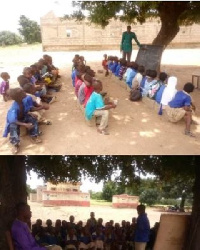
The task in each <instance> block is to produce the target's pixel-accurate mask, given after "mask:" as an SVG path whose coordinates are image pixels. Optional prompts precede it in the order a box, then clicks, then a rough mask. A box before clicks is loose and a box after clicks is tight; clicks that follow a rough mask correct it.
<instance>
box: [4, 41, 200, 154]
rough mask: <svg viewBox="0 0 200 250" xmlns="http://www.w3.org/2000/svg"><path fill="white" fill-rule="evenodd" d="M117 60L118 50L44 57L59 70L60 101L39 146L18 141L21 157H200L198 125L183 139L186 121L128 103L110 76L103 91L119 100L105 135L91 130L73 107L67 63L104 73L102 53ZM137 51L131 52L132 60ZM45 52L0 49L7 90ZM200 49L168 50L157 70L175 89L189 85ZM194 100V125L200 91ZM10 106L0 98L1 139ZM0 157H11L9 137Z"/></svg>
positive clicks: (199, 112)
mask: <svg viewBox="0 0 200 250" xmlns="http://www.w3.org/2000/svg"><path fill="white" fill-rule="evenodd" d="M105 52H106V53H107V54H109V55H117V56H120V53H119V52H118V51H79V52H48V54H50V55H51V56H52V57H53V60H54V64H55V65H56V66H57V67H59V68H60V74H61V75H62V78H61V80H62V83H63V88H62V90H61V91H60V92H58V93H56V96H57V98H58V101H57V102H55V103H53V104H52V105H51V108H50V110H49V111H47V112H46V114H45V116H46V117H47V118H48V119H51V120H52V122H53V125H51V126H44V125H43V126H41V130H42V131H43V132H44V135H43V136H42V139H43V142H42V144H40V145H33V144H31V142H30V140H29V138H28V136H23V137H22V138H21V151H20V154H23V155H24V154H29V155H35V154H47V155H50V154H57V155H60V154H70V155H77V154H78V155H85V154H92V155H96V154H121V155H125V154H128V155H130V154H134V155H139V154H145V155H150V154H158V155H162V154H166V155H172V154H173V155H174V154H176V155H185V154H190V155H197V154H199V152H200V126H199V125H194V124H193V125H192V127H191V129H192V132H194V133H195V134H196V138H190V137H187V136H185V135H184V134H183V132H184V122H179V123H177V124H172V123H170V122H168V121H167V120H166V119H164V118H162V117H160V116H159V115H157V112H156V111H155V110H153V109H150V108H148V106H147V105H146V104H145V103H144V102H139V103H131V102H130V101H129V100H128V95H129V94H128V92H127V90H126V89H125V88H122V87H121V86H120V85H119V81H118V80H117V79H116V78H115V77H114V76H112V77H108V78H105V77H104V75H103V74H97V78H99V79H100V80H102V82H103V87H104V90H105V91H106V92H107V93H108V95H109V96H110V97H111V98H113V99H118V100H119V104H118V107H117V108H116V109H114V110H112V111H111V112H110V120H109V132H110V135H109V136H105V135H100V134H98V133H97V132H96V128H95V127H89V126H88V125H87V124H86V122H85V120H84V116H83V113H82V111H81V110H80V108H79V107H78V105H77V101H76V98H75V95H74V89H73V87H72V83H71V64H72V63H71V61H72V58H73V56H74V54H76V53H79V54H80V55H83V56H85V59H86V61H87V64H88V65H90V66H91V67H92V68H93V69H94V70H96V71H97V70H98V69H102V68H101V60H102V55H103V54H104V53H105ZM136 53H137V51H134V53H133V55H132V60H134V58H135V56H136ZM43 54H45V52H42V48H41V46H40V45H37V46H27V47H15V48H1V49H0V71H8V72H9V73H10V75H11V81H10V83H11V87H15V86H18V83H17V80H16V79H17V76H18V75H20V74H21V72H22V69H23V67H25V66H29V65H31V64H33V63H34V62H36V61H37V60H38V59H39V58H41V57H42V55H43ZM199 58H200V49H184V50H183V49H176V50H174V49H171V50H166V51H165V52H164V53H163V57H162V63H161V70H164V71H166V72H167V73H168V74H169V75H175V76H177V77H178V89H181V88H182V86H183V85H184V84H185V83H186V82H188V81H191V78H192V74H193V73H198V74H199V75H200V59H199ZM192 98H193V100H194V102H195V104H196V107H197V111H196V114H195V116H196V117H197V120H198V119H199V117H200V102H199V98H200V91H199V90H197V89H195V91H194V93H193V94H192ZM10 105H11V101H9V102H7V103H5V102H3V101H2V98H1V97H0V134H2V133H3V130H4V126H5V119H6V113H7V110H8V109H9V107H10ZM0 154H1V155H9V154H11V148H10V145H9V140H8V138H2V137H0Z"/></svg>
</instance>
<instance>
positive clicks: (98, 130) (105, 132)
mask: <svg viewBox="0 0 200 250" xmlns="http://www.w3.org/2000/svg"><path fill="white" fill-rule="evenodd" d="M97 132H99V133H100V134H103V135H109V134H110V133H109V132H108V131H106V130H105V129H99V128H98V129H97Z"/></svg>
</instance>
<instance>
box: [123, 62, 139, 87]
mask: <svg viewBox="0 0 200 250" xmlns="http://www.w3.org/2000/svg"><path fill="white" fill-rule="evenodd" d="M137 69H138V64H137V63H135V62H131V63H130V64H129V67H128V69H127V71H126V84H127V85H128V87H129V88H130V89H131V88H132V81H133V78H134V77H135V76H136V74H137Z"/></svg>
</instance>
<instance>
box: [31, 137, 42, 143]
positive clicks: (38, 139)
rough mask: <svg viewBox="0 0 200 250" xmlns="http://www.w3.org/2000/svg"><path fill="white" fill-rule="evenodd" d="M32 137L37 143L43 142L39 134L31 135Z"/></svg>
mask: <svg viewBox="0 0 200 250" xmlns="http://www.w3.org/2000/svg"><path fill="white" fill-rule="evenodd" d="M30 138H31V141H32V142H33V143H35V144H37V143H41V142H42V140H41V139H40V138H39V137H38V136H31V137H30Z"/></svg>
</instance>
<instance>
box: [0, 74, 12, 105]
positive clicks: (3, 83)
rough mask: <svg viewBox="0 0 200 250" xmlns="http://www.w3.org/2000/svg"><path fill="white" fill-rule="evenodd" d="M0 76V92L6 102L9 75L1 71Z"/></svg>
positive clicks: (7, 98)
mask: <svg viewBox="0 0 200 250" xmlns="http://www.w3.org/2000/svg"><path fill="white" fill-rule="evenodd" d="M1 78H2V81H1V85H0V94H1V95H2V96H3V100H4V102H7V101H8V100H9V95H8V90H9V79H10V75H9V74H8V73H7V72H2V73H1Z"/></svg>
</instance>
